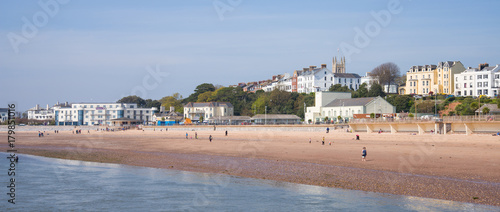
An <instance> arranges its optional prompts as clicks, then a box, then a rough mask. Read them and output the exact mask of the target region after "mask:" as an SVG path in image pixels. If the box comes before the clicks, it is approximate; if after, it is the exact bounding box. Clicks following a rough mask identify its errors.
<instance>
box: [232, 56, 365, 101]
mask: <svg viewBox="0 0 500 212" xmlns="http://www.w3.org/2000/svg"><path fill="white" fill-rule="evenodd" d="M335 84H341V85H342V86H347V87H348V88H350V89H353V90H357V89H358V88H359V85H361V77H360V76H359V75H358V74H353V73H346V63H345V57H344V58H341V59H340V60H337V58H336V57H334V58H333V59H332V71H330V70H329V69H328V68H327V66H326V64H321V66H320V67H316V66H309V67H308V68H303V69H302V70H295V71H294V72H293V75H290V74H288V73H285V74H283V75H275V76H273V77H272V79H270V80H263V81H259V82H249V83H239V84H238V85H234V86H240V87H242V88H243V90H244V91H247V92H256V91H258V90H263V91H265V92H271V91H273V90H274V89H279V90H283V91H288V92H298V93H312V92H319V91H328V89H330V87H331V86H332V85H335Z"/></svg>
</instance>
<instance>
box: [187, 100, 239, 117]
mask: <svg viewBox="0 0 500 212" xmlns="http://www.w3.org/2000/svg"><path fill="white" fill-rule="evenodd" d="M223 116H234V107H233V105H232V104H231V103H229V102H189V103H187V104H186V105H184V118H189V119H191V120H193V121H199V120H200V117H203V120H208V119H209V118H217V117H223Z"/></svg>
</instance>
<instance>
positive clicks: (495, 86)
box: [455, 63, 500, 97]
mask: <svg viewBox="0 0 500 212" xmlns="http://www.w3.org/2000/svg"><path fill="white" fill-rule="evenodd" d="M499 70H500V65H496V66H494V67H489V65H488V64H487V63H485V64H480V65H479V67H478V68H471V67H469V68H468V69H467V70H465V71H464V72H462V73H459V74H455V95H456V96H473V97H477V96H480V95H485V96H489V97H497V96H498V94H499V93H500V72H499Z"/></svg>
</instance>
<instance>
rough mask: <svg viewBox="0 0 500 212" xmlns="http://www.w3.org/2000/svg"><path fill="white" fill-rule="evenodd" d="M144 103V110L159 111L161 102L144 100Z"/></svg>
mask: <svg viewBox="0 0 500 212" xmlns="http://www.w3.org/2000/svg"><path fill="white" fill-rule="evenodd" d="M145 102H146V104H145V105H144V107H146V108H152V107H156V108H157V109H160V106H161V102H160V101H158V100H152V99H146V100H145Z"/></svg>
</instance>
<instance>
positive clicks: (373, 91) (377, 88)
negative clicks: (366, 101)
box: [368, 83, 385, 97]
mask: <svg viewBox="0 0 500 212" xmlns="http://www.w3.org/2000/svg"><path fill="white" fill-rule="evenodd" d="M368 96H369V97H377V96H381V97H384V96H385V92H384V89H383V88H382V86H381V85H379V84H378V83H373V84H372V86H370V90H369V91H368Z"/></svg>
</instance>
